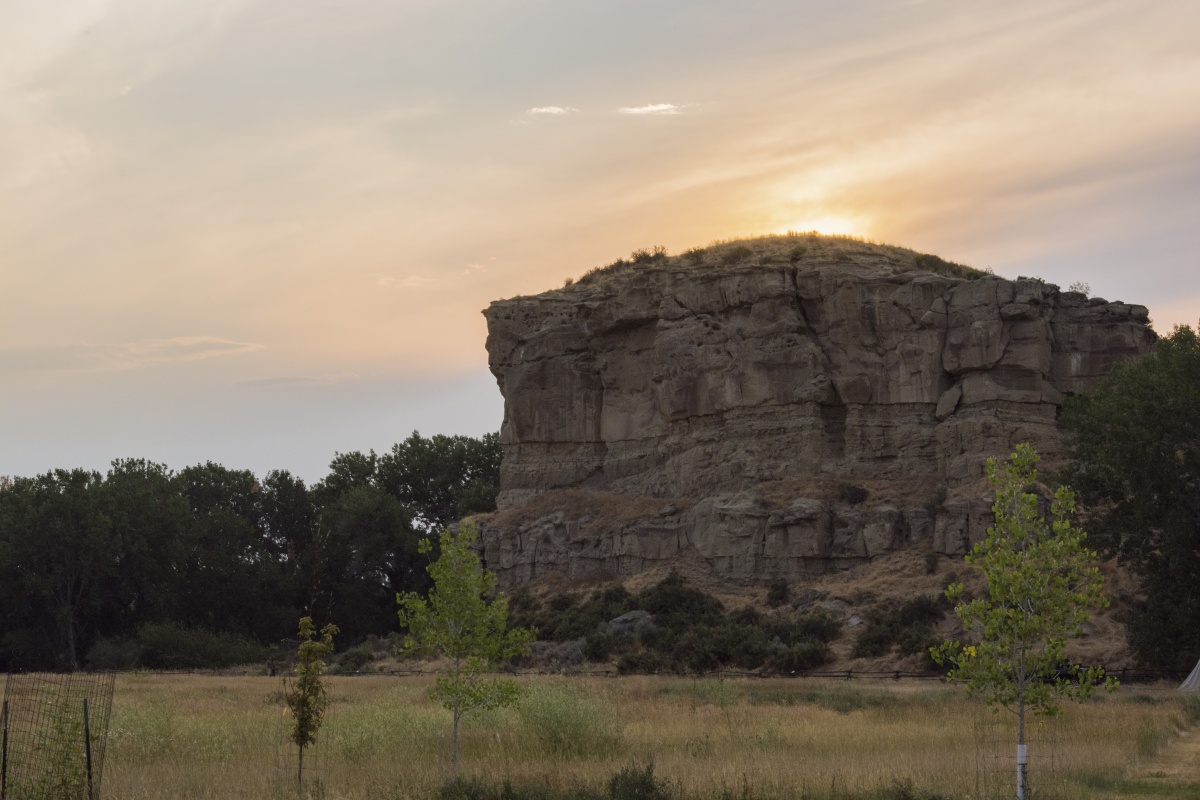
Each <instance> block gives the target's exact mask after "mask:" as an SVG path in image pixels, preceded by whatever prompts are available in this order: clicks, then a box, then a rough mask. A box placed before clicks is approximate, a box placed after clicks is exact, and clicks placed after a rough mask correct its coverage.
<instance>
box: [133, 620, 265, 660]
mask: <svg viewBox="0 0 1200 800" xmlns="http://www.w3.org/2000/svg"><path fill="white" fill-rule="evenodd" d="M137 641H138V648H139V657H138V660H139V662H140V664H141V666H143V667H148V668H150V669H204V668H207V669H221V668H224V667H232V666H233V665H235V664H249V663H252V662H255V661H265V660H266V659H267V656H268V654H269V651H268V649H267V648H266V647H263V646H262V645H260V644H257V643H256V642H251V641H248V640H246V639H243V638H241V637H240V636H234V635H233V634H229V633H213V632H211V631H206V630H204V629H203V628H184V627H182V626H180V625H176V624H174V623H164V624H161V625H143V626H142V627H141V628H139V629H138V636H137Z"/></svg>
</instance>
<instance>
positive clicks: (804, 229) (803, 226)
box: [776, 216, 866, 236]
mask: <svg viewBox="0 0 1200 800" xmlns="http://www.w3.org/2000/svg"><path fill="white" fill-rule="evenodd" d="M812 231H816V232H817V233H820V234H824V235H825V236H865V235H866V234H865V232H864V229H863V226H862V225H861V224H860V223H859V222H858V221H856V220H852V219H850V218H849V217H836V216H827V217H806V218H804V219H802V220H799V221H798V222H793V223H791V224H790V225H787V226H784V227H783V228H780V229H777V230H776V233H810V232H812Z"/></svg>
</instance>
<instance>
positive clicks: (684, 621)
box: [638, 570, 725, 630]
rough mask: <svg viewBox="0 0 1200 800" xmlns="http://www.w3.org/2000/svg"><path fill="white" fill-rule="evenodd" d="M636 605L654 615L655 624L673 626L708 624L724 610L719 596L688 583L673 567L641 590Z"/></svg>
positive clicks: (718, 617) (677, 627) (717, 619)
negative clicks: (654, 582) (662, 576)
mask: <svg viewBox="0 0 1200 800" xmlns="http://www.w3.org/2000/svg"><path fill="white" fill-rule="evenodd" d="M638 605H639V606H640V607H641V608H644V609H646V610H647V611H649V612H650V613H651V614H654V615H656V617H657V619H658V621H659V624H661V625H663V626H665V627H668V628H672V629H675V630H682V629H684V628H689V627H691V626H692V625H695V624H710V625H711V624H713V623H715V622H717V621H719V620H720V618H721V616H722V615H723V614H724V613H725V606H724V605H723V604H722V603H721V601H720V600H718V599H717V598H715V597H713V596H712V595H710V594H705V593H704V592H702V591H700V590H699V589H696V588H695V587H692V586H688V585H687V582H686V581H685V580H684V579H683V577H682V576H681V575H680V574H679V573H677V572H675V571H673V570H672V572H671V573H670V574H669V575H667V577H666V578H664V579H663V580H662V581H661V582H660V583H658V584H657V585H655V586H652V587H651V588H649V589H647V590H646V591H644V592H642V593H641V595H639V596H638Z"/></svg>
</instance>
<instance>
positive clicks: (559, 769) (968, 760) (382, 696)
mask: <svg viewBox="0 0 1200 800" xmlns="http://www.w3.org/2000/svg"><path fill="white" fill-rule="evenodd" d="M520 680H521V682H522V684H523V685H524V686H525V688H526V689H527V695H526V698H525V699H524V700H523V702H522V703H521V704H520V705H519V706H518V707H515V708H510V709H503V710H499V711H494V712H487V713H484V714H481V715H478V716H476V717H475V718H474V719H470V718H468V721H467V723H466V726H465V728H464V730H463V731H462V734H461V737H462V738H461V754H460V758H461V765H462V774H463V775H465V776H478V777H479V778H480V779H481V780H483V781H485V782H487V783H489V784H493V785H500V784H501V783H502V782H503V781H505V780H508V781H511V782H512V784H513V785H514V786H518V787H519V786H528V785H537V786H539V787H546V788H549V789H557V790H568V789H572V788H578V787H591V788H594V789H596V790H601V791H603V789H604V787H605V786H606V784H607V781H608V780H609V778H610V777H611V776H612V775H613V774H614V773H615V772H617V771H618V770H620V769H621V768H623V767H626V766H628V765H645V764H646V763H648V762H650V761H652V762H653V768H654V774H655V775H656V776H658V777H660V778H662V779H665V780H666V781H667V782H668V785H669V786H670V788H671V789H672V790H673V791H674V792H675V793H676V794H678V795H681V796H683V797H688V798H710V797H711V798H719V797H720V798H736V799H737V800H751V799H752V798H767V799H768V800H770V799H772V798H781V799H782V798H802V797H811V798H824V797H844V798H853V797H895V798H917V797H931V796H940V797H956V798H957V797H974V796H976V795H977V787H978V784H979V781H980V778H981V776H983V777H988V778H989V780H990V781H991V783H992V785H993V788H994V789H995V788H998V787H999V786H1001V784H1000V783H998V781H1001V780H1002V778H1006V777H1007V773H1008V771H1009V769H1008V763H1009V762H1008V761H1007V760H1003V758H1002V759H1000V760H996V759H992V758H990V756H991V755H992V753H991V751H990V750H989V747H990V742H991V741H992V740H994V739H998V740H999V741H1000V742H1001V756H1003V755H1004V754H1006V753H1008V752H1010V751H1011V750H1012V749H1013V748H1012V746H1011V743H1012V742H1015V739H1013V738H1010V731H1009V730H1007V729H1006V726H1007V720H1005V719H1004V718H1003V717H1001V718H999V719H997V718H994V717H993V716H992V715H990V713H989V712H986V711H981V710H980V708H979V706H978V705H977V704H975V703H974V702H972V701H969V700H967V699H966V698H965V697H964V696H963V695H962V693H961V691H960V690H958V689H956V688H953V687H948V686H945V685H943V684H938V683H919V684H918V683H899V684H898V683H891V682H880V683H865V682H853V683H850V682H844V681H818V680H786V679H777V680H753V681H750V680H728V679H727V680H721V679H716V678H699V679H692V678H678V677H658V676H644V677H624V678H562V677H545V676H539V677H526V678H522V679H520ZM329 682H330V686H331V696H332V699H333V704H332V706H331V709H330V714H329V717H328V722H327V725H326V728H325V729H324V730H323V732H322V734H321V743H320V745H319V747H318V748H317V750H316V752H315V753H314V754H313V757H311V758H309V760H308V763H309V764H310V765H311V766H313V767H314V768H315V770H316V772H317V775H318V776H319V779H320V787H321V789H322V794H323V796H324V797H326V798H329V799H330V800H333V799H335V798H409V797H412V798H426V797H434V796H436V795H437V794H438V790H439V787H442V786H443V785H444V784H445V782H446V780H447V778H448V773H449V730H450V718H449V714H448V713H447V712H446V711H445V710H443V709H442V708H440V707H438V706H436V705H434V704H433V703H431V702H430V701H429V700H428V699H427V697H426V693H427V691H428V689H429V688H430V686H431V684H432V678H431V677H406V678H398V677H385V676H364V677H344V678H330V679H329ZM1191 700H1193V701H1194V700H1195V698H1191ZM285 715H286V712H285V711H284V709H283V706H282V704H281V694H280V683H279V681H278V680H277V679H269V678H262V677H215V676H181V675H174V676H172V675H164V676H156V675H139V674H129V675H121V676H120V677H119V678H118V680H117V689H116V696H115V698H114V703H113V721H112V728H111V731H110V739H109V745H108V755H107V760H106V764H105V770H104V787H103V788H104V796H105V797H108V798H113V799H114V800H143V799H144V798H181V799H182V798H222V800H236V799H238V798H265V797H273V796H284V795H286V794H288V793H289V790H290V794H291V796H293V797H294V796H295V794H296V791H295V785H294V783H293V782H292V781H293V780H294V776H292V775H291V773H290V770H289V768H288V767H287V764H288V763H290V761H291V760H292V757H291V756H292V754H291V752H290V750H289V746H288V744H287V742H286V736H287V727H286V725H287V721H286V720H287V718H286V716H285ZM1198 721H1200V705H1198V704H1197V703H1195V702H1191V701H1189V698H1187V697H1184V696H1181V695H1180V694H1179V693H1178V692H1175V691H1173V690H1172V689H1170V688H1165V687H1162V688H1143V687H1132V688H1122V689H1121V690H1120V691H1119V692H1118V693H1116V694H1115V695H1112V696H1108V697H1104V698H1100V699H1099V700H1098V701H1095V702H1093V703H1091V704H1089V705H1087V706H1083V707H1070V708H1067V709H1066V711H1065V713H1064V715H1063V716H1062V717H1061V718H1059V719H1058V720H1056V721H1054V722H1051V723H1049V724H1042V725H1040V726H1035V727H1037V730H1035V731H1034V733H1033V737H1032V739H1033V740H1034V741H1033V743H1032V744H1031V746H1030V751H1031V756H1032V757H1033V759H1035V760H1034V762H1033V764H1034V766H1033V769H1034V776H1035V777H1034V781H1035V784H1034V785H1035V787H1037V788H1038V789H1039V791H1038V794H1037V796H1038V797H1039V798H1042V797H1061V798H1065V799H1066V800H1073V799H1074V798H1089V797H1109V798H1119V797H1126V796H1128V797H1133V796H1145V795H1146V794H1154V795H1158V796H1172V797H1200V785H1198V784H1195V783H1192V782H1191V777H1190V775H1189V773H1187V772H1186V770H1185V771H1184V772H1182V773H1172V772H1169V771H1162V770H1159V771H1152V772H1147V770H1149V769H1150V768H1151V767H1154V766H1155V765H1156V764H1157V763H1158V762H1157V761H1155V759H1158V760H1159V761H1161V760H1162V759H1163V758H1164V757H1165V756H1168V755H1169V754H1170V753H1171V752H1173V751H1172V750H1171V748H1175V747H1178V745H1179V742H1180V741H1183V740H1184V739H1186V736H1187V734H1186V733H1184V739H1181V737H1180V733H1181V732H1185V731H1187V730H1188V729H1189V728H1190V727H1191V726H1193V725H1195V724H1196V722H1198ZM1038 739H1040V740H1041V743H1040V744H1039V743H1038V741H1037V740H1038ZM1039 757H1040V758H1042V762H1041V764H1039V763H1038V762H1037V761H1036V759H1038V758H1039ZM1187 757H1189V758H1191V757H1193V756H1187ZM1049 761H1053V767H1054V769H1053V771H1051V770H1050V769H1049V764H1048V762H1049ZM981 765H983V766H981ZM988 765H990V766H988ZM989 769H990V770H991V771H990V772H989V771H988V770H989ZM285 787H286V788H285Z"/></svg>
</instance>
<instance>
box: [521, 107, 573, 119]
mask: <svg viewBox="0 0 1200 800" xmlns="http://www.w3.org/2000/svg"><path fill="white" fill-rule="evenodd" d="M578 111H579V109H578V108H570V107H569V106H537V107H536V108H531V109H529V110H527V111H526V112H525V113H526V114H528V115H529V116H531V117H562V116H565V115H567V114H574V113H576V112H578Z"/></svg>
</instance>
